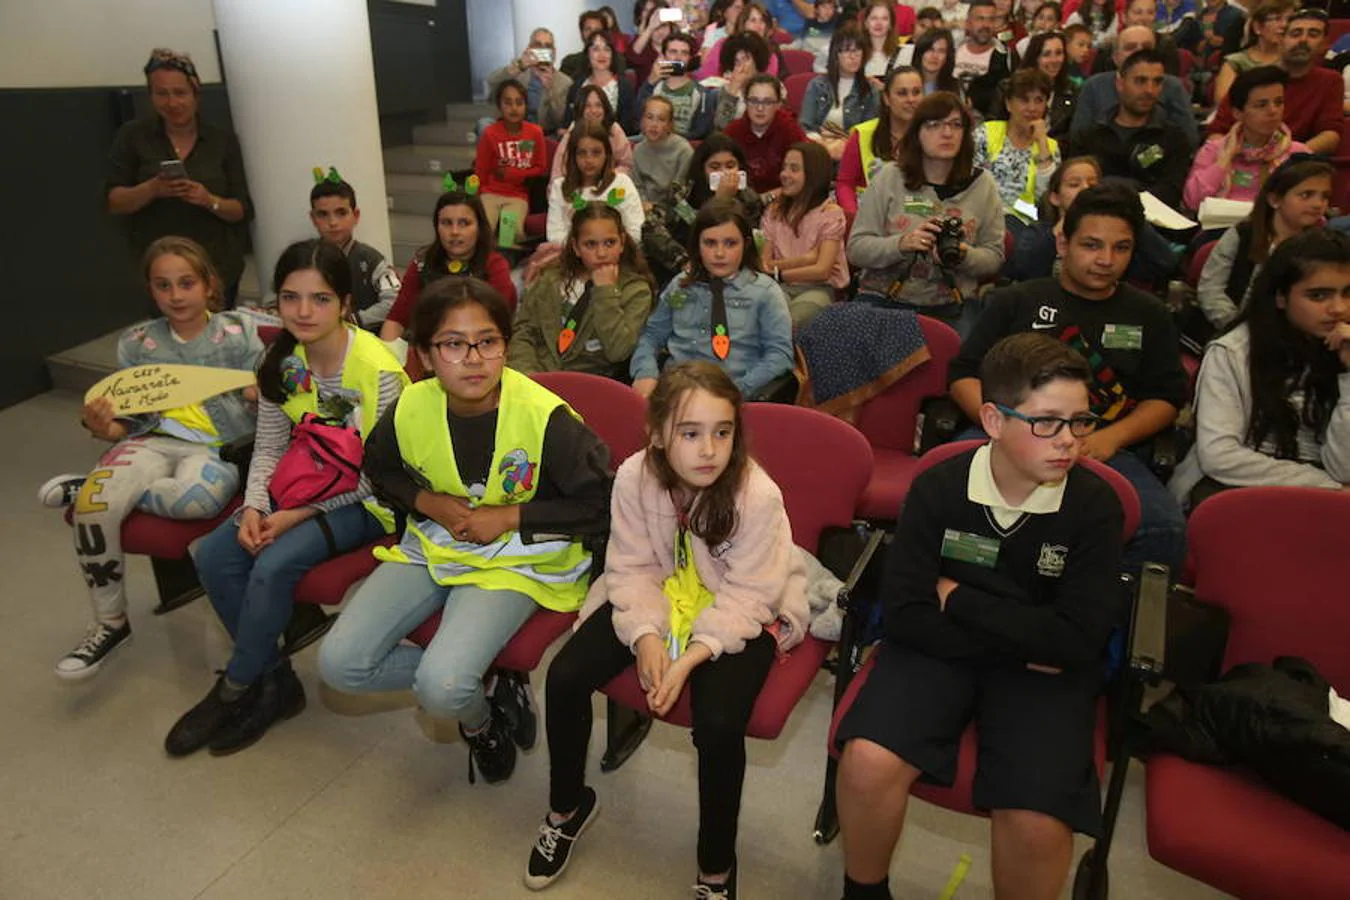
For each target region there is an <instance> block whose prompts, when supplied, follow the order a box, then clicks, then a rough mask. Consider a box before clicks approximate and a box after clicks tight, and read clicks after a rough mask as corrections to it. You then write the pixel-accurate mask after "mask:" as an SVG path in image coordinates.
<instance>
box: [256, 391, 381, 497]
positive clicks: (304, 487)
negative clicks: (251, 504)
mask: <svg viewBox="0 0 1350 900" xmlns="http://www.w3.org/2000/svg"><path fill="white" fill-rule="evenodd" d="M364 455H365V446H364V445H363V444H362V443H361V435H360V434H359V433H358V432H357V431H356V429H354V428H348V427H346V425H344V424H341V423H337V422H334V421H333V420H331V419H322V418H320V417H318V416H316V415H314V414H313V413H305V414H304V415H303V416H302V417H301V418H300V421H299V422H297V423H296V425H295V427H294V428H292V429H291V445H290V446H289V447H287V448H286V452H285V453H284V454H283V455H282V457H281V459H280V460H279V461H278V462H277V467H276V469H275V470H274V471H273V472H272V480H271V481H270V482H269V483H268V485H267V492H268V494H269V495H271V498H272V508H273V509H296V508H297V507H301V506H310V505H313V504H315V503H319V502H320V501H323V500H327V499H329V498H330V497H336V496H339V495H340V494H347V493H350V492H352V491H354V490H356V486H357V484H358V483H359V482H360V480H361V460H362V457H363V456H364Z"/></svg>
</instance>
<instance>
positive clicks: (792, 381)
mask: <svg viewBox="0 0 1350 900" xmlns="http://www.w3.org/2000/svg"><path fill="white" fill-rule="evenodd" d="M745 399H747V400H749V401H751V402H756V403H795V402H796V401H797V376H796V375H793V374H792V373H791V372H788V373H786V374H783V375H779V376H778V377H777V378H775V379H774V380H773V381H770V382H769V383H768V384H766V385H764V387H762V388H760V389H759V390H757V391H755V392H754V393H753V394H751V395H750V396H749V397H746V398H745Z"/></svg>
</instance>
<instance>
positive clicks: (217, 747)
mask: <svg viewBox="0 0 1350 900" xmlns="http://www.w3.org/2000/svg"><path fill="white" fill-rule="evenodd" d="M256 688H257V689H256V690H254V691H252V692H251V694H252V695H251V697H249V698H247V699H246V700H245V701H243V702H240V703H238V704H236V705H235V709H234V710H233V712H234V715H232V716H231V717H230V721H229V722H228V723H226V725H225V727H223V728H222V729H221V730H220V731H219V732H217V733H216V736H215V737H214V738H212V739H211V755H212V756H229V755H230V754H231V753H238V752H239V751H240V750H243V749H245V748H246V747H251V746H253V745H254V744H255V743H257V742H258V740H259V739H260V738H261V737H262V736H263V735H264V734H266V733H267V729H269V728H271V727H272V726H273V725H275V724H276V723H277V722H280V721H281V720H283V719H293V718H295V717H296V716H298V715H300V713H301V712H303V711H304V709H305V686H304V685H303V684H301V683H300V678H299V677H298V676H297V675H296V674H295V670H294V669H292V668H291V665H290V663H289V662H287V663H283V664H282V665H280V666H278V667H277V668H275V669H273V670H272V671H271V672H268V673H267V674H266V675H264V676H263V677H262V678H260V679H258V682H257V684H256Z"/></svg>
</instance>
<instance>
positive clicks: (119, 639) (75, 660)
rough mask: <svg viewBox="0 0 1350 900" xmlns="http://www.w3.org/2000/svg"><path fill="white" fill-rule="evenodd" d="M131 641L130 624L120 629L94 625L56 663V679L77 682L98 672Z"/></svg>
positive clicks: (124, 623) (126, 623) (98, 624)
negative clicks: (105, 662)
mask: <svg viewBox="0 0 1350 900" xmlns="http://www.w3.org/2000/svg"><path fill="white" fill-rule="evenodd" d="M130 640H131V623H130V622H123V623H122V626H121V627H120V628H113V627H112V626H111V625H104V624H103V623H102V622H98V623H95V624H94V626H93V627H92V628H90V629H89V632H88V633H87V634H85V636H84V640H82V641H80V644H79V646H78V647H76V648H75V649H74V650H72V651H70V652H69V653H67V654H66V655H65V656H63V657H61V659H60V660H59V661H57V663H56V668H55V670H54V671H55V672H56V677H57V678H63V679H65V680H66V681H79V680H80V679H82V678H88V677H90V676H91V675H94V674H96V673H97V672H98V670H99V667H100V666H102V665H103V661H104V660H105V659H107V658H108V654H110V653H112V652H113V651H114V650H116V649H117V648H118V647H120V646H122V645H123V644H125V643H127V642H128V641H130Z"/></svg>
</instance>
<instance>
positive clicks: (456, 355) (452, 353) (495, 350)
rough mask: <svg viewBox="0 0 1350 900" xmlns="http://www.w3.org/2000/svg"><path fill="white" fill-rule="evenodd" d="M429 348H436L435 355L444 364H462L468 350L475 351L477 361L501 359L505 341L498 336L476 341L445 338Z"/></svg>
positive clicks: (504, 352) (504, 351) (504, 353)
mask: <svg viewBox="0 0 1350 900" xmlns="http://www.w3.org/2000/svg"><path fill="white" fill-rule="evenodd" d="M431 346H433V347H435V348H436V355H437V356H439V357H440V358H441V362H444V363H462V362H464V361H465V360H466V359H468V358H469V351H470V350H477V351H478V358H479V359H501V358H502V357H503V356H505V355H506V339H505V338H503V337H502V336H501V335H499V334H494V335H492V336H491V337H485V338H480V339H478V340H476V341H466V340H464V339H462V338H447V339H446V340H443V341H435V342H433V343H432V345H431Z"/></svg>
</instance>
